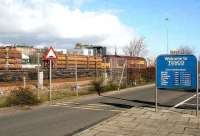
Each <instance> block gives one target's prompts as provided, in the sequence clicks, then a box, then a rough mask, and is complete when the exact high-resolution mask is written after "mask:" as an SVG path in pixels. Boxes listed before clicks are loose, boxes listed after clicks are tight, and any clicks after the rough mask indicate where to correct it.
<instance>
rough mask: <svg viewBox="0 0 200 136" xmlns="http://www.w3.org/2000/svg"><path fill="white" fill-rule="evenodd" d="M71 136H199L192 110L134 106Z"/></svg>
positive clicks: (199, 126)
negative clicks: (156, 109) (156, 110)
mask: <svg viewBox="0 0 200 136" xmlns="http://www.w3.org/2000/svg"><path fill="white" fill-rule="evenodd" d="M74 136H200V121H199V118H198V117H196V116H195V111H194V110H185V109H173V108H170V109H169V108H160V109H159V111H158V112H155V110H154V108H147V107H145V108H141V107H140V108H139V107H133V108H131V109H129V110H127V111H126V112H123V113H120V114H118V115H116V116H114V117H112V118H109V119H108V120H105V121H103V122H101V123H99V124H97V125H95V126H93V127H91V128H89V129H87V130H84V131H82V132H80V133H77V134H75V135H74Z"/></svg>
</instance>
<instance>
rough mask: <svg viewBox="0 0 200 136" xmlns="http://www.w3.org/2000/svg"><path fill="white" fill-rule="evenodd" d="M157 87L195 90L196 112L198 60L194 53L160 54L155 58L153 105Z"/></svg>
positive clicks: (156, 96) (156, 97)
mask: <svg viewBox="0 0 200 136" xmlns="http://www.w3.org/2000/svg"><path fill="white" fill-rule="evenodd" d="M158 89H187V90H196V91H197V101H196V104H197V113H198V103H199V102H198V61H197V58H196V57H195V56H194V55H160V56H158V57H157V59H156V92H155V106H156V109H155V110H156V111H157V99H158V95H157V90H158Z"/></svg>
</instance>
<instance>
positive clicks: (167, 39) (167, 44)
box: [165, 18, 169, 54]
mask: <svg viewBox="0 0 200 136" xmlns="http://www.w3.org/2000/svg"><path fill="white" fill-rule="evenodd" d="M165 21H166V46H167V54H168V53H169V37H168V21H169V18H165Z"/></svg>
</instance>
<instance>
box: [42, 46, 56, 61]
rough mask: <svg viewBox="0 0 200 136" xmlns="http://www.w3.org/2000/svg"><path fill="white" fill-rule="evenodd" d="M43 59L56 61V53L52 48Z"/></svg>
mask: <svg viewBox="0 0 200 136" xmlns="http://www.w3.org/2000/svg"><path fill="white" fill-rule="evenodd" d="M45 59H48V60H49V59H57V56H56V53H55V51H54V49H53V48H52V47H50V48H49V49H48V52H47V54H46V56H45Z"/></svg>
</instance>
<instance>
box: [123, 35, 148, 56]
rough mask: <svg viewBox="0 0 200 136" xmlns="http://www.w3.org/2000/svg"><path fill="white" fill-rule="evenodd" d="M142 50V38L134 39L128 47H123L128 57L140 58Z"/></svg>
mask: <svg viewBox="0 0 200 136" xmlns="http://www.w3.org/2000/svg"><path fill="white" fill-rule="evenodd" d="M144 49H145V45H144V38H139V39H136V38H135V39H133V40H132V41H131V42H130V43H129V45H127V46H125V47H124V49H123V51H124V53H125V54H126V55H129V56H140V55H141V53H142V52H143V51H144Z"/></svg>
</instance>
